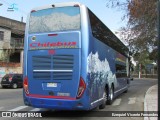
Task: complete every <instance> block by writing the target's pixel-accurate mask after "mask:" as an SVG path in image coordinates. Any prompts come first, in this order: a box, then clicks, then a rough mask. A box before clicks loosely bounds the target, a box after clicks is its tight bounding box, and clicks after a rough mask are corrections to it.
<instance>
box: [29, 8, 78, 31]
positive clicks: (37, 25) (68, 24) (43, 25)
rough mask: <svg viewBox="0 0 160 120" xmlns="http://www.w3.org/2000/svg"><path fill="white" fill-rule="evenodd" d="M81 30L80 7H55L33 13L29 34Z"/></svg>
mask: <svg viewBox="0 0 160 120" xmlns="http://www.w3.org/2000/svg"><path fill="white" fill-rule="evenodd" d="M79 29H80V8H79V7H72V6H69V7H57V8H56V7H55V8H49V9H43V10H38V11H36V12H32V13H31V15H30V20H29V33H42V32H51V31H67V30H79Z"/></svg>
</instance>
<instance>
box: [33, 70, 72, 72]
mask: <svg viewBox="0 0 160 120" xmlns="http://www.w3.org/2000/svg"><path fill="white" fill-rule="evenodd" d="M33 72H73V70H33Z"/></svg>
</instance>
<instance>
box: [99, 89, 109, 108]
mask: <svg viewBox="0 0 160 120" xmlns="http://www.w3.org/2000/svg"><path fill="white" fill-rule="evenodd" d="M106 102H107V92H106V90H104V92H103V103H102V104H101V105H100V106H99V109H104V108H105V107H106Z"/></svg>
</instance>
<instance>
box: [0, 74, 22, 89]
mask: <svg viewBox="0 0 160 120" xmlns="http://www.w3.org/2000/svg"><path fill="white" fill-rule="evenodd" d="M1 86H2V88H5V87H11V88H14V89H15V88H18V87H23V76H22V74H6V75H5V76H4V77H3V78H2V81H1Z"/></svg>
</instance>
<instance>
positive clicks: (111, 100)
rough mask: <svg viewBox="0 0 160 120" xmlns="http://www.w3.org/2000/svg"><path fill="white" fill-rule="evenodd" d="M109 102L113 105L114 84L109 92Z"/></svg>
mask: <svg viewBox="0 0 160 120" xmlns="http://www.w3.org/2000/svg"><path fill="white" fill-rule="evenodd" d="M107 95H108V96H107V104H108V105H111V104H112V102H113V98H114V88H113V85H112V86H111V88H110V90H109V93H108V94H107Z"/></svg>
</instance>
